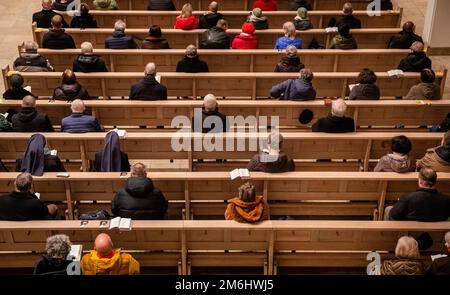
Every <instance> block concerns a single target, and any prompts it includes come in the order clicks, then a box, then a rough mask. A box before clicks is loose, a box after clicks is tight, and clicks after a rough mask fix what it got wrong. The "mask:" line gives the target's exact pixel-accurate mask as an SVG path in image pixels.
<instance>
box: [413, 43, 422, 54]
mask: <svg viewBox="0 0 450 295" xmlns="http://www.w3.org/2000/svg"><path fill="white" fill-rule="evenodd" d="M410 49H411V51H412V52H415V53H420V52H423V49H424V45H423V43H422V42H420V41H416V42H414V43H413V44H412V45H411V47H410Z"/></svg>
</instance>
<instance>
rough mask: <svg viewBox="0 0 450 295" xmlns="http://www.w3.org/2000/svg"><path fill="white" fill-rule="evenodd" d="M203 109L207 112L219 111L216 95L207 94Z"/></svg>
mask: <svg viewBox="0 0 450 295" xmlns="http://www.w3.org/2000/svg"><path fill="white" fill-rule="evenodd" d="M203 108H204V109H205V111H209V112H212V111H215V110H217V100H216V96H215V95H214V94H211V93H210V94H207V95H206V96H205V98H204V99H203Z"/></svg>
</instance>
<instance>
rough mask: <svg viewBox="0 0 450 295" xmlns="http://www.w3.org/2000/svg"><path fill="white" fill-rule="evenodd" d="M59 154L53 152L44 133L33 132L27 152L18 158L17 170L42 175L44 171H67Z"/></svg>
mask: <svg viewBox="0 0 450 295" xmlns="http://www.w3.org/2000/svg"><path fill="white" fill-rule="evenodd" d="M65 171H66V169H65V168H64V166H63V164H62V163H61V160H60V159H59V158H58V156H54V155H52V154H51V151H50V149H49V148H48V147H47V141H46V140H45V137H44V136H43V135H42V134H33V135H32V136H31V137H30V141H29V142H28V144H27V148H26V150H25V153H24V154H23V155H22V157H20V158H19V159H17V160H16V172H28V173H30V174H31V175H34V176H42V175H43V174H44V172H65Z"/></svg>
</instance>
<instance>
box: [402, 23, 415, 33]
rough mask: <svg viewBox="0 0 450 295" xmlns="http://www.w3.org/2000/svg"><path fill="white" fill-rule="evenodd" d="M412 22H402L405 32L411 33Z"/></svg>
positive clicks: (412, 29)
mask: <svg viewBox="0 0 450 295" xmlns="http://www.w3.org/2000/svg"><path fill="white" fill-rule="evenodd" d="M414 27H415V25H414V23H413V22H411V21H408V22H406V23H404V24H403V31H405V32H407V33H413V32H414Z"/></svg>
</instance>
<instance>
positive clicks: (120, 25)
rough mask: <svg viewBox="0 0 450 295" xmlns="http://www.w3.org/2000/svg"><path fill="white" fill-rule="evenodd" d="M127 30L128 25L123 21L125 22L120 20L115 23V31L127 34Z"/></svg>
mask: <svg viewBox="0 0 450 295" xmlns="http://www.w3.org/2000/svg"><path fill="white" fill-rule="evenodd" d="M126 28H127V24H126V23H125V22H124V21H123V20H121V19H119V20H118V21H116V22H115V23H114V30H115V31H122V32H125V29H126Z"/></svg>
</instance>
